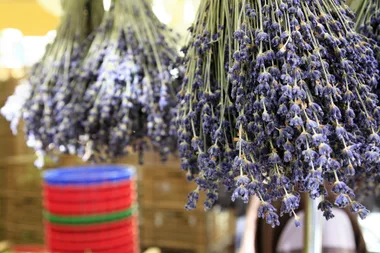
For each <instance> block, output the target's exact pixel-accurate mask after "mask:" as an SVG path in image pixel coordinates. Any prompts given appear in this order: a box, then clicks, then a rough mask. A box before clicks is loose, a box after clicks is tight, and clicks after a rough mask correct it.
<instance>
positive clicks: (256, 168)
mask: <svg viewBox="0 0 380 253" xmlns="http://www.w3.org/2000/svg"><path fill="white" fill-rule="evenodd" d="M352 18H353V14H352V12H351V11H350V10H349V8H348V7H347V6H346V5H345V4H344V1H340V0H232V1H228V0H222V1H219V0H205V1H202V3H201V6H200V8H199V11H198V14H197V19H196V22H195V24H194V25H193V26H192V27H190V32H191V39H190V41H189V43H188V45H187V46H186V47H185V48H184V49H183V51H184V53H185V54H186V56H185V63H186V72H185V79H184V82H183V85H182V89H181V90H180V92H179V100H180V101H179V106H178V112H177V118H176V124H177V127H178V138H179V153H180V157H181V167H182V169H183V170H185V171H187V172H188V178H189V179H190V180H194V181H195V182H196V183H197V185H198V187H197V188H196V189H195V190H194V191H193V192H191V193H190V194H189V201H188V204H187V206H186V207H187V208H188V209H193V208H196V204H197V201H198V198H199V193H200V191H205V192H206V196H207V200H206V201H205V203H204V206H205V208H206V209H208V208H210V207H211V206H212V205H213V203H214V202H215V200H216V199H217V198H218V186H219V184H222V185H224V186H225V187H226V188H227V189H228V190H231V191H233V195H232V199H233V200H235V199H236V198H241V199H243V200H244V201H245V202H248V200H249V197H250V196H254V195H256V196H258V198H259V199H260V201H261V205H260V208H259V217H261V218H264V219H265V220H266V222H267V223H268V224H270V225H272V226H276V225H279V219H278V218H279V214H280V215H284V214H289V215H295V211H296V210H297V209H298V207H299V203H300V192H307V193H308V195H309V197H310V198H312V199H315V198H317V197H319V196H327V195H328V194H333V195H334V196H335V202H334V204H335V205H336V206H338V207H341V208H344V207H347V206H350V207H351V210H352V211H353V212H354V213H357V214H358V215H359V216H360V217H361V218H364V217H365V216H366V215H367V214H368V210H367V209H366V208H365V207H364V206H363V205H361V204H360V203H358V202H357V201H356V200H355V194H354V190H353V187H354V186H356V185H357V184H356V182H357V181H363V180H366V181H368V182H375V180H376V177H377V174H378V173H379V171H380V136H379V130H380V106H379V100H378V97H377V96H376V94H374V92H373V90H374V89H375V88H376V87H377V80H378V76H379V73H378V72H379V70H378V66H377V62H376V60H375V58H374V54H373V51H372V50H371V47H370V45H368V43H367V42H365V41H363V37H362V36H361V35H358V34H356V33H355V31H354V23H353V22H352ZM325 183H328V184H331V185H332V193H328V191H327V190H326V188H325ZM276 200H279V201H281V203H282V206H281V210H279V212H278V211H277V210H276V209H275V208H274V207H273V205H272V204H271V203H272V202H273V201H276ZM332 207H333V204H332V203H330V202H328V201H327V200H324V201H322V202H321V203H320V204H319V209H320V210H321V211H322V212H323V214H324V216H325V217H326V219H330V218H332V217H333V213H332ZM296 225H297V226H299V225H300V222H299V219H298V217H296Z"/></svg>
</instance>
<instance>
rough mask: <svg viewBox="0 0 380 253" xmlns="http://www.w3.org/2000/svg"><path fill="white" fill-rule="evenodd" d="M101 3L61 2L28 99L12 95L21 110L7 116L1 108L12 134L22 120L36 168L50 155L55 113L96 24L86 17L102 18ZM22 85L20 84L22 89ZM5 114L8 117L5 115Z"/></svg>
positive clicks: (32, 75)
mask: <svg viewBox="0 0 380 253" xmlns="http://www.w3.org/2000/svg"><path fill="white" fill-rule="evenodd" d="M99 6H101V7H102V6H103V4H102V1H101V0H96V1H90V2H89V1H88V0H77V1H69V0H64V1H62V7H63V10H64V15H63V17H62V19H61V24H60V26H59V28H58V29H57V36H56V38H55V40H54V41H53V42H52V44H50V45H48V46H47V48H46V52H45V54H44V56H43V58H42V59H41V60H40V61H39V62H38V63H36V64H35V65H34V66H33V67H32V69H31V73H30V76H29V79H28V81H27V82H28V85H29V87H28V88H27V90H28V93H29V94H28V96H27V97H25V95H20V94H19V93H17V92H16V93H15V94H14V95H13V96H12V99H10V100H9V103H11V102H12V100H13V101H15V100H19V101H20V103H21V104H22V107H20V108H15V110H21V111H18V112H13V113H11V114H9V113H10V112H9V110H7V109H6V108H9V106H8V105H9V104H8V105H7V104H6V105H5V107H4V108H5V110H2V113H3V114H6V116H7V115H8V119H9V120H11V121H12V122H15V124H12V130H13V132H16V130H17V124H16V123H18V118H17V117H22V118H23V120H24V121H25V133H26V137H27V144H28V145H29V146H30V147H33V148H34V149H35V150H36V154H37V156H38V159H37V161H36V163H35V164H36V166H38V167H42V166H43V161H44V156H45V155H47V154H53V153H54V139H55V138H56V137H55V136H56V135H59V132H58V129H57V127H56V126H57V121H56V118H55V114H56V111H59V110H60V109H61V108H62V106H63V104H65V102H66V98H67V93H68V91H69V90H70V89H71V87H70V83H71V80H73V79H74V78H76V76H75V71H74V70H75V69H76V68H77V67H78V65H79V63H80V61H81V59H82V58H83V56H84V53H85V52H86V48H88V45H89V43H88V41H87V42H86V40H91V38H90V37H89V34H90V32H91V31H92V29H93V26H94V25H95V26H96V25H98V24H97V22H96V21H95V19H92V16H90V15H89V12H90V10H93V11H92V14H93V15H95V16H99V15H102V13H103V12H104V10H103V9H102V8H99ZM24 86H26V84H23V87H24ZM7 113H8V114H7Z"/></svg>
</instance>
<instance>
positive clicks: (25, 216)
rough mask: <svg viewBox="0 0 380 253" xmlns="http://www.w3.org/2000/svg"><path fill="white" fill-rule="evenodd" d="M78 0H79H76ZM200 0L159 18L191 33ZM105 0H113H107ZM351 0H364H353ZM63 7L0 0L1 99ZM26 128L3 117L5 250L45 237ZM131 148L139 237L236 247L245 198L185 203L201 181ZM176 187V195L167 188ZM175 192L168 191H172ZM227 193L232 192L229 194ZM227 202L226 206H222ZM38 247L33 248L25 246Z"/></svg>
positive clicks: (0, 175)
mask: <svg viewBox="0 0 380 253" xmlns="http://www.w3.org/2000/svg"><path fill="white" fill-rule="evenodd" d="M73 1H74V0H73ZM199 1H200V0H152V2H153V6H154V11H155V12H156V15H157V16H158V18H159V19H160V20H161V21H162V22H164V23H166V24H168V25H169V26H170V27H172V28H173V29H175V30H176V31H179V32H181V35H182V36H183V38H184V41H185V38H186V29H187V27H188V26H189V25H190V24H191V23H192V21H193V19H194V16H195V13H196V10H197V6H198V4H199ZM105 3H106V4H107V0H105ZM349 3H350V4H352V6H353V7H355V6H357V5H358V4H359V3H360V0H354V1H349ZM60 14H61V9H60V2H59V0H0V106H3V105H4V103H5V101H6V98H7V97H8V96H9V95H11V94H12V93H13V91H14V88H15V86H16V85H17V84H18V82H19V81H20V80H21V79H22V78H23V77H24V76H25V74H26V73H27V71H28V68H29V67H30V66H31V65H32V64H33V63H34V62H36V61H37V60H39V58H40V57H41V56H42V55H43V53H44V50H45V46H46V44H47V43H48V42H49V41H51V40H52V39H53V38H54V36H55V31H54V29H56V27H57V25H58V23H59V16H60ZM34 160H35V156H34V154H33V152H32V150H30V149H28V148H27V147H26V145H25V140H24V137H23V135H22V134H19V135H17V136H13V135H12V133H11V131H10V129H9V123H8V122H7V121H6V120H5V119H4V118H3V117H0V187H1V189H0V252H5V251H7V250H9V249H10V248H11V247H12V245H13V246H15V245H16V246H17V245H43V243H44V241H43V238H44V235H43V222H42V220H43V217H42V210H43V208H42V197H41V185H42V182H41V171H40V170H38V169H36V168H35V167H34V165H33V162H34ZM137 161H138V157H137V155H136V156H134V155H133V154H132V155H130V156H129V157H128V158H127V159H124V160H120V161H118V163H121V164H131V165H134V166H135V167H136V168H137V174H138V177H137V182H138V195H139V197H138V204H139V213H140V223H139V226H140V243H141V248H142V249H143V250H146V249H148V248H151V247H157V248H159V249H160V250H161V252H181V253H185V252H195V253H212V252H218V253H230V252H231V253H232V252H234V248H235V247H237V246H238V245H235V244H238V243H239V239H236V238H239V235H240V234H241V232H242V230H243V229H244V214H245V206H244V205H242V204H241V203H238V204H236V203H235V205H233V206H232V205H231V203H224V204H223V203H222V204H223V205H218V206H216V207H215V208H214V209H213V210H212V211H210V212H204V211H203V209H202V208H198V209H197V210H196V211H192V212H188V211H186V210H185V209H184V205H185V203H186V196H187V193H188V192H190V191H192V190H193V189H195V188H196V187H195V184H193V183H188V182H187V181H186V179H185V176H184V175H183V173H182V172H181V170H180V169H179V161H178V160H177V159H176V158H171V159H170V161H169V162H167V163H165V164H161V163H160V162H159V161H160V159H159V157H158V156H156V155H155V154H149V153H148V154H146V157H145V164H144V166H139V165H138V164H137ZM80 164H83V162H82V161H81V160H80V159H77V158H75V157H68V156H67V157H61V158H60V160H59V161H58V163H53V162H49V163H48V164H47V166H46V167H47V169H48V168H53V167H62V166H74V165H80ZM169 193H170V195H169ZM169 196H170V197H169ZM227 198H229V196H227ZM222 206H223V208H222ZM368 207H369V208H371V209H372V214H371V215H370V216H369V217H368V218H367V219H366V220H365V221H363V222H362V223H361V225H362V227H363V230H364V236H365V239H366V242H367V248H368V250H369V251H370V252H380V238H379V237H380V233H379V232H378V231H379V230H378V227H380V214H379V213H377V211H378V209H377V207H376V200H374V199H370V200H368ZM25 252H32V251H25Z"/></svg>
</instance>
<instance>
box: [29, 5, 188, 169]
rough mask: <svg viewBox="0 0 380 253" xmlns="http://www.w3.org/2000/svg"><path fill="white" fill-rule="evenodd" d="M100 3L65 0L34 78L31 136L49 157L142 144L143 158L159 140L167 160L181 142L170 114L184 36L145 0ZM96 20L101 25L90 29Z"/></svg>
mask: <svg viewBox="0 0 380 253" xmlns="http://www.w3.org/2000/svg"><path fill="white" fill-rule="evenodd" d="M87 3H89V5H87ZM99 3H102V1H101V0H97V1H87V0H79V1H63V4H64V7H65V10H66V15H65V17H64V19H63V22H62V25H61V27H60V29H59V30H58V34H57V38H56V41H55V42H54V43H53V44H52V45H51V46H50V47H49V48H48V50H47V52H46V55H45V56H44V59H43V61H41V62H40V63H38V64H37V65H36V66H35V67H34V70H33V73H32V75H31V77H30V80H29V81H30V83H31V85H32V87H33V90H32V94H31V98H30V99H29V100H28V101H27V102H26V103H25V106H24V110H25V112H24V113H23V118H24V120H25V122H26V128H27V129H26V134H27V136H28V140H29V141H28V142H29V143H32V145H33V147H34V148H35V149H36V152H37V153H38V154H39V156H42V157H43V156H45V155H46V154H50V153H70V154H76V155H78V156H80V157H81V158H82V159H83V160H85V161H91V162H104V161H109V160H113V159H115V158H118V157H120V156H123V155H126V154H128V151H129V150H134V151H136V152H138V153H139V154H140V161H141V162H142V153H143V151H144V150H145V149H147V148H149V147H151V146H152V147H153V148H154V149H155V150H156V151H159V152H160V154H161V157H162V159H163V160H165V159H166V158H167V156H168V154H169V153H170V152H172V151H173V150H174V149H175V147H176V139H175V138H174V137H173V135H172V133H173V132H174V131H173V126H172V125H171V124H170V122H171V119H172V115H173V113H174V112H173V111H174V107H175V104H176V102H177V98H176V93H177V92H178V88H177V87H178V86H179V83H180V80H181V78H182V75H181V74H182V71H181V68H180V67H179V61H178V54H177V50H176V45H177V39H178V36H177V35H175V34H174V33H173V32H172V30H171V29H169V28H168V27H166V26H165V25H163V24H162V23H161V22H160V21H159V20H158V19H157V18H156V16H155V15H154V13H153V11H152V9H151V6H150V4H148V2H147V1H145V0H143V1H141V0H136V1H123V0H113V1H112V5H111V8H110V10H109V11H107V12H106V13H104V15H100V14H99V6H98V4H99ZM101 6H102V5H101ZM101 10H102V12H101V13H102V14H103V7H102V8H101ZM78 12H79V13H78ZM82 12H83V13H82ZM82 15H85V17H86V19H88V22H84V20H83V17H82ZM99 17H102V18H100V19H99ZM100 21H101V22H100ZM88 24H93V25H94V26H96V27H92V28H91V25H90V28H91V29H90V31H88V30H87V29H88V28H87V26H88ZM90 32H91V34H89V33H90ZM62 41H69V43H63V45H61V43H62ZM39 161H40V160H39ZM190 176H191V175H190Z"/></svg>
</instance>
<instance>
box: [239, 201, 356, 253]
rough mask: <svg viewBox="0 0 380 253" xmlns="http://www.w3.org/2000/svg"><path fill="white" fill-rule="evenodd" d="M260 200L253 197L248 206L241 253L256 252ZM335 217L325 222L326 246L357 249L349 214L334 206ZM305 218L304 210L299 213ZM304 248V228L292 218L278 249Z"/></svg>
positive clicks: (323, 238) (324, 237) (324, 238)
mask: <svg viewBox="0 0 380 253" xmlns="http://www.w3.org/2000/svg"><path fill="white" fill-rule="evenodd" d="M259 205H260V201H259V200H258V199H257V198H253V199H252V200H251V201H250V204H249V206H248V210H247V215H246V226H245V232H244V236H243V242H242V247H241V249H240V253H255V252H256V251H255V246H254V245H255V238H256V229H257V210H258V207H259ZM333 213H334V215H335V217H334V218H333V219H330V220H329V221H325V220H324V218H322V220H324V222H323V225H322V226H323V237H322V243H323V247H324V248H327V247H328V248H343V249H350V250H355V249H356V245H355V235H354V231H353V229H352V225H351V221H350V219H349V217H348V216H347V214H346V213H345V212H344V211H343V210H341V209H338V208H333ZM297 215H298V216H299V217H300V218H301V222H303V220H304V213H303V211H301V212H299V213H298V214H297ZM300 249H303V228H302V227H300V228H297V227H296V226H295V225H294V218H292V219H290V220H289V221H288V223H287V224H286V225H285V227H284V230H283V232H282V233H281V236H280V238H279V241H278V246H277V251H279V250H280V251H282V252H284V251H285V252H286V251H291V250H300Z"/></svg>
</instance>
